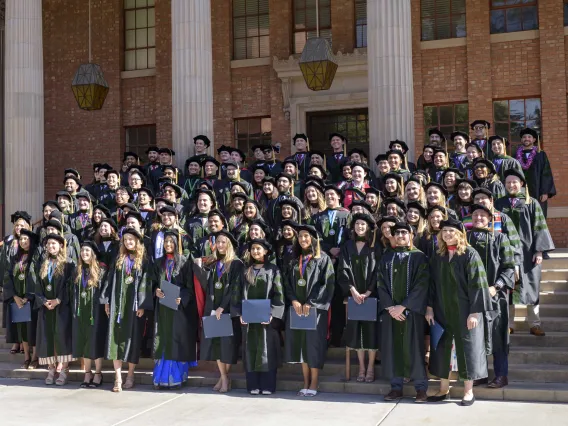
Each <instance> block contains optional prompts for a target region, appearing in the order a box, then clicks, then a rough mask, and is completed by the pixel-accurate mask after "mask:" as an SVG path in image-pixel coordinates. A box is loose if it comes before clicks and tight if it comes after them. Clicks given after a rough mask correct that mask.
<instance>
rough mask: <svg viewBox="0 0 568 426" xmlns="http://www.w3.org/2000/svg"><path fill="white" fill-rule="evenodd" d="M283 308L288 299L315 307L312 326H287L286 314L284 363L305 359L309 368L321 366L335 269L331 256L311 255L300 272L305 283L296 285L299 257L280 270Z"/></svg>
mask: <svg viewBox="0 0 568 426" xmlns="http://www.w3.org/2000/svg"><path fill="white" fill-rule="evenodd" d="M283 278H284V293H285V295H286V305H287V308H286V309H293V308H290V306H291V305H292V301H294V300H297V301H298V302H300V303H301V304H302V305H303V304H306V303H307V304H309V305H310V306H312V307H314V308H316V312H317V314H316V315H317V328H316V330H309V331H305V330H292V329H290V315H289V314H287V315H286V338H285V344H284V346H285V356H284V360H285V362H288V363H300V362H302V363H307V364H308V367H310V368H320V369H321V368H323V365H324V363H325V356H326V352H327V341H326V340H327V328H328V327H327V324H328V315H329V312H328V310H329V307H330V303H331V299H332V298H333V292H334V286H335V271H334V270H333V264H332V263H331V259H330V258H329V256H328V255H327V254H325V253H321V257H320V258H318V259H314V258H312V259H311V260H310V261H309V262H308V264H307V266H306V270H305V272H304V274H303V279H304V280H306V284H305V285H303V286H300V285H298V280H299V279H300V271H299V259H298V258H296V259H295V260H294V262H293V263H292V265H291V266H290V267H289V268H288V269H287V270H286V271H285V272H284V273H283Z"/></svg>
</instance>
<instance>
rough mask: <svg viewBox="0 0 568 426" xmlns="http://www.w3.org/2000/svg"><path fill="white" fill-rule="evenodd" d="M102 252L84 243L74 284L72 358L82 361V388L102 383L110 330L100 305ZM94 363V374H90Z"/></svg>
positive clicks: (90, 244)
mask: <svg viewBox="0 0 568 426" xmlns="http://www.w3.org/2000/svg"><path fill="white" fill-rule="evenodd" d="M100 255H101V253H100V252H99V249H98V247H97V244H96V243H95V242H94V241H84V242H83V243H82V244H81V252H80V257H79V263H78V264H77V268H76V270H75V277H74V279H73V283H72V285H71V295H72V309H73V339H72V341H73V357H74V358H83V360H84V362H85V378H84V379H83V383H81V387H82V388H98V387H100V386H101V385H102V384H103V373H102V370H101V369H102V366H103V357H104V356H105V344H106V336H107V331H108V317H107V316H106V314H105V307H104V304H101V303H100V299H101V292H102V287H103V282H104V280H105V278H106V267H105V266H104V265H101V264H100V263H99V258H100ZM92 360H95V374H94V375H93V372H92V371H91V364H92Z"/></svg>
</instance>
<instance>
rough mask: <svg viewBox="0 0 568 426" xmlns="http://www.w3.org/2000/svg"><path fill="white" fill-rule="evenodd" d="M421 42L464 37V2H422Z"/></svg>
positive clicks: (440, 0)
mask: <svg viewBox="0 0 568 426" xmlns="http://www.w3.org/2000/svg"><path fill="white" fill-rule="evenodd" d="M421 20H422V40H424V41H427V40H442V39H445V38H459V37H465V36H466V32H465V0H422V1H421Z"/></svg>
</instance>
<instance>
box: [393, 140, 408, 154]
mask: <svg viewBox="0 0 568 426" xmlns="http://www.w3.org/2000/svg"><path fill="white" fill-rule="evenodd" d="M397 144H398V145H400V146H401V147H402V151H403V152H404V153H405V154H406V153H407V152H408V145H407V144H406V142H404V141H401V140H398V139H396V140H394V141H390V142H389V149H393V148H392V147H393V145H397Z"/></svg>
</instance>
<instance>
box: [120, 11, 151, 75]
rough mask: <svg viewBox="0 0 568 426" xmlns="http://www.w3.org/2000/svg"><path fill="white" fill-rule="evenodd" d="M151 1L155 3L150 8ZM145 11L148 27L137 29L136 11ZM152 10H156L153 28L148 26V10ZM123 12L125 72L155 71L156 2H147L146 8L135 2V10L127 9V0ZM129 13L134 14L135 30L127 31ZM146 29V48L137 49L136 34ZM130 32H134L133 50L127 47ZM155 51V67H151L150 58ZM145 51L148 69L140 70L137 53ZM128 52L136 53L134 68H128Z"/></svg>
mask: <svg viewBox="0 0 568 426" xmlns="http://www.w3.org/2000/svg"><path fill="white" fill-rule="evenodd" d="M149 1H153V4H152V5H150V6H148V2H149ZM143 9H145V10H146V11H147V12H146V26H145V27H140V28H138V27H136V11H138V10H143ZM150 9H154V25H153V26H148V10H150ZM122 11H123V25H124V50H123V55H124V67H123V68H124V71H138V70H151V69H155V68H156V0H147V2H146V6H141V7H138V6H136V2H135V7H134V8H127V4H126V0H123V5H122ZM128 12H134V29H131V28H130V29H127V27H126V19H127V18H126V17H127V14H128ZM151 28H153V29H154V44H153V45H152V46H151V45H150V43H149V35H148V33H149V30H150V29H151ZM142 29H145V30H146V47H136V32H137V31H138V30H142ZM129 31H134V47H133V48H128V47H127V35H128V32H129ZM151 49H153V50H154V66H152V67H151V66H150V65H149V62H150V61H149V56H150V50H151ZM142 50H145V51H146V68H139V67H138V61H137V57H136V55H137V52H138V51H142ZM128 52H134V65H135V66H134V68H127V66H126V64H127V60H126V56H127V54H128Z"/></svg>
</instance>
